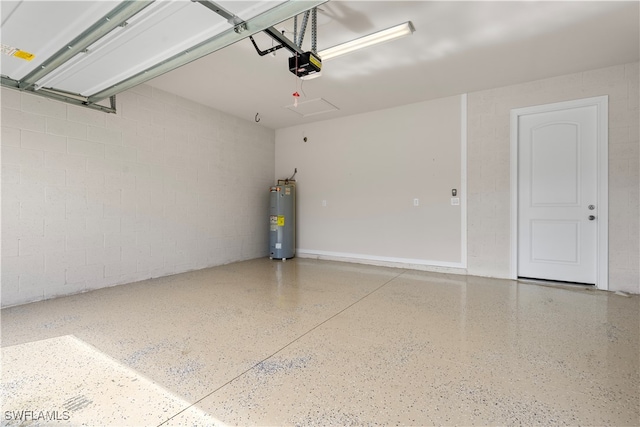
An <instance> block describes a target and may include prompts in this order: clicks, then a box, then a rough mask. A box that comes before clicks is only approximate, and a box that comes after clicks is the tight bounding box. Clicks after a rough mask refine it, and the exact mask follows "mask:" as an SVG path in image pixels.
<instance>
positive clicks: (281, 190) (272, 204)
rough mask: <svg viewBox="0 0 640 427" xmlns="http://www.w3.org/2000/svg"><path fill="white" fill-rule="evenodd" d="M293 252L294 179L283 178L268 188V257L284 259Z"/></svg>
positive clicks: (294, 238) (294, 239) (294, 230)
mask: <svg viewBox="0 0 640 427" xmlns="http://www.w3.org/2000/svg"><path fill="white" fill-rule="evenodd" d="M279 182H280V181H279ZM295 254H296V185H295V181H289V180H285V181H284V183H283V184H279V185H276V186H274V187H271V188H270V201H269V258H271V259H281V260H285V259H289V258H293V257H294V256H295Z"/></svg>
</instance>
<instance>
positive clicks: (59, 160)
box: [1, 85, 275, 306]
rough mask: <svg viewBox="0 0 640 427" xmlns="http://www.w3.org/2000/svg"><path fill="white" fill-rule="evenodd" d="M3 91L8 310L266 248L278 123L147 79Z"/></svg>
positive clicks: (261, 252)
mask: <svg viewBox="0 0 640 427" xmlns="http://www.w3.org/2000/svg"><path fill="white" fill-rule="evenodd" d="M1 95H2V116H1V119H2V123H1V124H2V156H1V163H2V191H1V195H2V293H1V297H2V306H9V305H14V304H19V303H24V302H28V301H36V300H41V299H46V298H51V297H54V296H59V295H67V294H72V293H77V292H81V291H85V290H89V289H96V288H101V287H105V286H111V285H116V284H121V283H128V282H134V281H137V280H142V279H146V278H149V277H159V276H165V275H169V274H174V273H179V272H183V271H187V270H194V269H198V268H204V267H208V266H213V265H219V264H224V263H229V262H233V261H238V260H244V259H250V258H256V257H261V256H266V255H267V252H268V244H267V239H268V235H267V229H266V227H267V216H266V215H265V209H267V206H268V188H269V186H270V185H271V184H272V181H273V175H274V165H273V157H274V138H275V135H274V131H273V130H270V129H266V128H264V127H261V126H259V125H257V124H255V123H252V122H248V121H244V120H241V119H238V118H234V117H232V116H229V115H227V114H224V113H221V112H219V111H216V110H213V109H211V108H208V107H204V106H202V105H200V104H196V103H194V102H191V101H188V100H185V99H183V98H180V97H178V96H175V95H172V94H169V93H166V92H163V91H160V90H157V89H155V88H152V87H150V86H145V85H143V86H139V87H137V88H135V89H133V90H131V91H129V92H125V93H123V94H120V95H118V96H117V109H118V114H117V115H113V114H105V113H101V112H97V111H93V110H88V109H83V108H81V107H76V106H71V105H67V104H64V103H60V102H57V101H52V100H48V99H45V98H41V97H36V96H33V95H30V94H26V93H20V92H17V91H13V90H10V89H5V88H2V92H1Z"/></svg>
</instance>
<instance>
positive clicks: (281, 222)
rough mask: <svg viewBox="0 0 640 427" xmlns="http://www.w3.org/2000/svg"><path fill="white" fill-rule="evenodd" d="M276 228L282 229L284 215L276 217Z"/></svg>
mask: <svg viewBox="0 0 640 427" xmlns="http://www.w3.org/2000/svg"><path fill="white" fill-rule="evenodd" d="M278 226H279V227H284V215H278Z"/></svg>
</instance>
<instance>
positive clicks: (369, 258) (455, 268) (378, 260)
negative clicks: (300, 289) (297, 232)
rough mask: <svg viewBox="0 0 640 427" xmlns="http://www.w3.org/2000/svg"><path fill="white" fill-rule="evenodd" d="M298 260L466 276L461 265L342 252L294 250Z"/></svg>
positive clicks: (464, 269)
mask: <svg viewBox="0 0 640 427" xmlns="http://www.w3.org/2000/svg"><path fill="white" fill-rule="evenodd" d="M296 256H297V257H299V258H313V259H321V260H326V261H342V262H353V263H357V264H367V265H376V266H380V267H394V268H408V269H411V270H420V271H433V272H437V273H451V274H467V269H466V268H465V266H464V265H463V264H462V263H456V262H444V261H430V260H423V259H411V258H393V257H380V256H374V255H361V254H351V253H343V252H329V251H317V250H312V249H296Z"/></svg>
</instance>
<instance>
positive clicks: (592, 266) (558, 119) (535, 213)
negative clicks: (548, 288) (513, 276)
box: [517, 105, 599, 284]
mask: <svg viewBox="0 0 640 427" xmlns="http://www.w3.org/2000/svg"><path fill="white" fill-rule="evenodd" d="M597 202H598V107H597V106H595V105H590V106H583V107H578V108H568V109H562V110H556V111H549V112H539V113H532V114H525V115H520V116H519V117H518V258H517V262H518V265H517V269H518V270H517V273H518V277H527V278H536V279H547V280H556V281H567V282H576V283H589V284H596V283H597V265H598V248H597V245H598V208H599V207H598V205H597Z"/></svg>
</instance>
